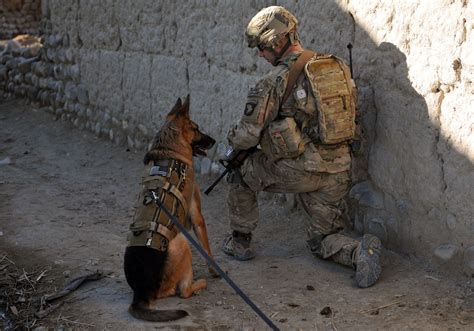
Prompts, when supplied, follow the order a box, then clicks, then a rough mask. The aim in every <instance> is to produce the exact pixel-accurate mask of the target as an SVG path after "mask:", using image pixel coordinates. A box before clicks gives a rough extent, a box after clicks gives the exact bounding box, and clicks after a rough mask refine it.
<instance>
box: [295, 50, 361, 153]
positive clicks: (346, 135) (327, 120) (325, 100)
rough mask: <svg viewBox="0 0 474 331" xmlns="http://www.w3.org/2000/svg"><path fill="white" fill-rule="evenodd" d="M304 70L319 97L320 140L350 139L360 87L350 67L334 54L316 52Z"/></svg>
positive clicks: (353, 131)
mask: <svg viewBox="0 0 474 331" xmlns="http://www.w3.org/2000/svg"><path fill="white" fill-rule="evenodd" d="M304 73H305V75H306V77H307V79H308V82H309V83H310V86H311V91H312V94H313V96H314V98H315V100H316V114H315V115H316V117H317V119H316V121H313V122H316V123H314V124H316V125H317V126H318V130H317V131H318V132H317V133H318V138H319V141H320V143H321V144H324V145H331V144H338V143H341V142H344V141H349V140H351V139H352V138H354V136H355V131H356V121H355V120H356V106H357V89H356V86H355V83H354V80H353V79H352V78H351V74H350V69H349V67H348V66H347V65H346V64H345V63H344V62H343V61H342V60H341V59H340V58H338V57H336V56H333V55H322V54H315V55H314V56H313V57H311V59H309V61H308V62H307V63H306V65H305V66H304Z"/></svg>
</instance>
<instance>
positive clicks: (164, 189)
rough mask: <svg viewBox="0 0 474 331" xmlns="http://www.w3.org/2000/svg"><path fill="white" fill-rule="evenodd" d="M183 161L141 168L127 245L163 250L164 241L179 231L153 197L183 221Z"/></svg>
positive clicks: (165, 248)
mask: <svg viewBox="0 0 474 331" xmlns="http://www.w3.org/2000/svg"><path fill="white" fill-rule="evenodd" d="M187 169H188V166H187V164H185V163H183V162H181V161H179V160H174V159H167V160H159V161H155V162H154V163H153V165H150V166H147V167H146V168H145V173H144V176H143V177H142V184H143V186H144V187H143V190H142V193H141V196H140V202H139V206H138V210H137V212H136V214H135V219H134V221H133V223H132V224H131V225H130V231H131V232H132V233H131V234H130V236H129V245H130V246H143V245H144V246H147V247H150V248H154V249H156V250H159V251H166V250H167V248H168V243H169V241H171V240H172V239H173V238H174V237H175V236H176V235H177V233H178V232H179V229H178V228H176V227H175V226H174V224H173V222H172V221H171V220H170V218H169V217H168V216H167V215H166V213H164V212H163V211H162V210H161V209H160V208H157V206H156V205H155V204H153V205H151V204H150V203H151V201H152V200H153V196H155V197H156V196H158V198H159V199H160V202H161V203H162V204H163V205H164V206H165V208H167V210H170V211H171V212H172V214H173V215H174V216H175V217H176V218H178V219H179V220H180V221H181V222H182V224H186V222H187V221H186V220H187V216H188V215H187V210H188V205H187V203H186V200H185V199H184V196H183V194H182V193H181V190H182V189H183V188H184V184H185V182H186V171H187Z"/></svg>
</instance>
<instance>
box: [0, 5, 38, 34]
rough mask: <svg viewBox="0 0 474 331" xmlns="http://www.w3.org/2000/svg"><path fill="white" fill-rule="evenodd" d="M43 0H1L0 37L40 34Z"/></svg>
mask: <svg viewBox="0 0 474 331" xmlns="http://www.w3.org/2000/svg"><path fill="white" fill-rule="evenodd" d="M40 19H41V0H2V1H0V39H11V38H13V37H15V36H17V35H19V34H33V35H34V34H38V32H39V23H40Z"/></svg>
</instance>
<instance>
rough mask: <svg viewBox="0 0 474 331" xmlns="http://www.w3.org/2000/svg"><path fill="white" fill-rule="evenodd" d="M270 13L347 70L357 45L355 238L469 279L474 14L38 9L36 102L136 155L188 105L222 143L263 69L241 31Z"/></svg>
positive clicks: (381, 8) (449, 10)
mask: <svg viewBox="0 0 474 331" xmlns="http://www.w3.org/2000/svg"><path fill="white" fill-rule="evenodd" d="M273 4H280V5H284V6H286V7H287V8H288V9H290V10H291V11H293V12H294V13H295V14H296V16H297V17H298V19H299V21H300V25H301V28H300V34H301V38H302V41H303V44H304V45H305V46H306V47H308V48H312V49H314V50H315V51H318V52H326V53H333V54H335V55H338V56H340V57H342V58H344V59H346V60H348V50H347V48H346V46H347V44H348V43H352V44H353V46H354V48H353V62H354V63H353V65H354V76H355V79H356V82H357V84H358V86H359V92H360V93H359V97H360V100H359V109H360V112H361V114H362V124H363V128H364V135H365V141H364V149H363V153H362V155H361V156H358V157H357V158H356V162H355V168H354V179H355V182H356V185H355V186H354V188H353V189H352V191H351V193H350V197H351V198H352V201H353V203H354V204H355V206H356V207H357V208H356V209H354V210H356V213H355V214H354V226H355V228H356V230H358V231H361V232H362V231H366V232H371V233H375V234H377V235H378V236H379V237H380V238H381V239H382V240H383V242H384V244H385V245H386V246H387V247H389V248H391V249H395V250H397V251H399V252H401V253H405V254H408V255H410V256H412V257H413V258H416V259H419V260H420V262H422V263H425V264H430V265H432V266H435V267H437V268H441V269H443V270H449V271H450V272H453V273H457V274H466V275H470V276H472V275H473V274H474V221H473V220H474V203H473V201H474V165H473V164H474V133H473V128H474V121H473V116H472V114H473V110H472V109H473V108H474V83H473V81H474V52H472V49H474V34H473V25H474V20H473V19H474V1H471V0H449V1H448V0H434V1H423V0H413V1H403V0H396V1H390V2H387V1H380V0H378V1H376V0H364V1H362V0H337V1H336V0H334V1H330V0H317V1H263V0H262V1H259V0H253V1H226V0H214V1H211V0H206V1H191V0H190V1H179V2H176V1H170V0H167V1H145V0H135V1H131V0H123V1H119V2H118V1H112V0H102V1H98V0H89V1H84V0H81V1H79V0H61V1H59V0H49V1H46V0H43V2H42V10H43V20H42V23H41V27H42V29H43V41H44V48H43V51H42V52H41V56H40V59H39V61H38V62H37V64H35V65H34V67H33V68H32V71H33V76H32V77H31V78H32V81H33V82H34V84H36V85H35V86H36V87H37V88H38V91H37V96H39V101H36V102H40V104H38V106H41V107H43V109H45V110H48V111H50V112H52V113H54V114H55V115H56V116H57V117H61V118H63V119H66V120H70V121H72V122H73V123H74V124H75V125H76V126H77V127H79V128H84V129H88V130H92V131H94V132H96V134H98V135H101V136H104V137H107V138H108V139H111V140H112V141H114V142H116V143H118V144H127V145H128V146H129V147H130V148H138V149H145V148H146V146H147V145H148V143H149V141H150V139H151V137H152V136H153V133H154V132H155V131H156V129H157V128H158V127H159V126H160V123H161V121H162V120H163V118H164V115H165V114H166V112H167V111H168V110H169V109H170V108H171V107H172V105H173V104H174V102H175V100H176V98H177V97H178V96H185V95H186V94H187V93H190V94H191V112H192V114H193V116H194V118H195V119H196V120H197V122H198V123H199V124H200V125H201V126H202V127H203V128H205V130H206V131H207V132H209V133H210V134H211V135H213V136H215V137H216V138H217V139H218V140H220V141H221V142H224V141H225V135H226V132H227V130H228V129H229V127H230V126H231V125H232V123H233V122H235V121H236V120H237V119H238V118H239V117H240V115H241V113H242V111H243V108H244V103H245V97H246V93H247V90H248V87H249V86H250V85H252V84H253V83H254V82H255V81H256V80H257V79H258V78H259V77H261V76H262V75H263V74H264V73H265V72H266V71H267V70H269V69H270V66H269V65H268V64H266V63H265V61H264V60H262V59H258V58H257V57H256V52H255V50H249V49H248V48H247V47H246V45H245V42H244V37H243V31H244V28H245V26H246V24H247V22H248V21H249V20H250V18H251V17H252V16H253V15H254V14H255V13H256V12H257V11H258V10H259V9H261V8H262V7H265V6H268V5H273ZM222 148H223V144H222V143H221V144H220V145H219V149H222ZM201 166H202V169H203V170H202V171H203V173H206V172H207V171H208V170H209V167H211V166H212V163H211V161H210V159H205V161H204V162H203V164H201Z"/></svg>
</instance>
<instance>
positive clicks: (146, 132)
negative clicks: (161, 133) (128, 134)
mask: <svg viewBox="0 0 474 331" xmlns="http://www.w3.org/2000/svg"><path fill="white" fill-rule="evenodd" d="M138 130H139V131H140V132H141V133H142V134H143V135H144V136H148V129H147V128H146V126H144V125H143V124H138Z"/></svg>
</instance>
